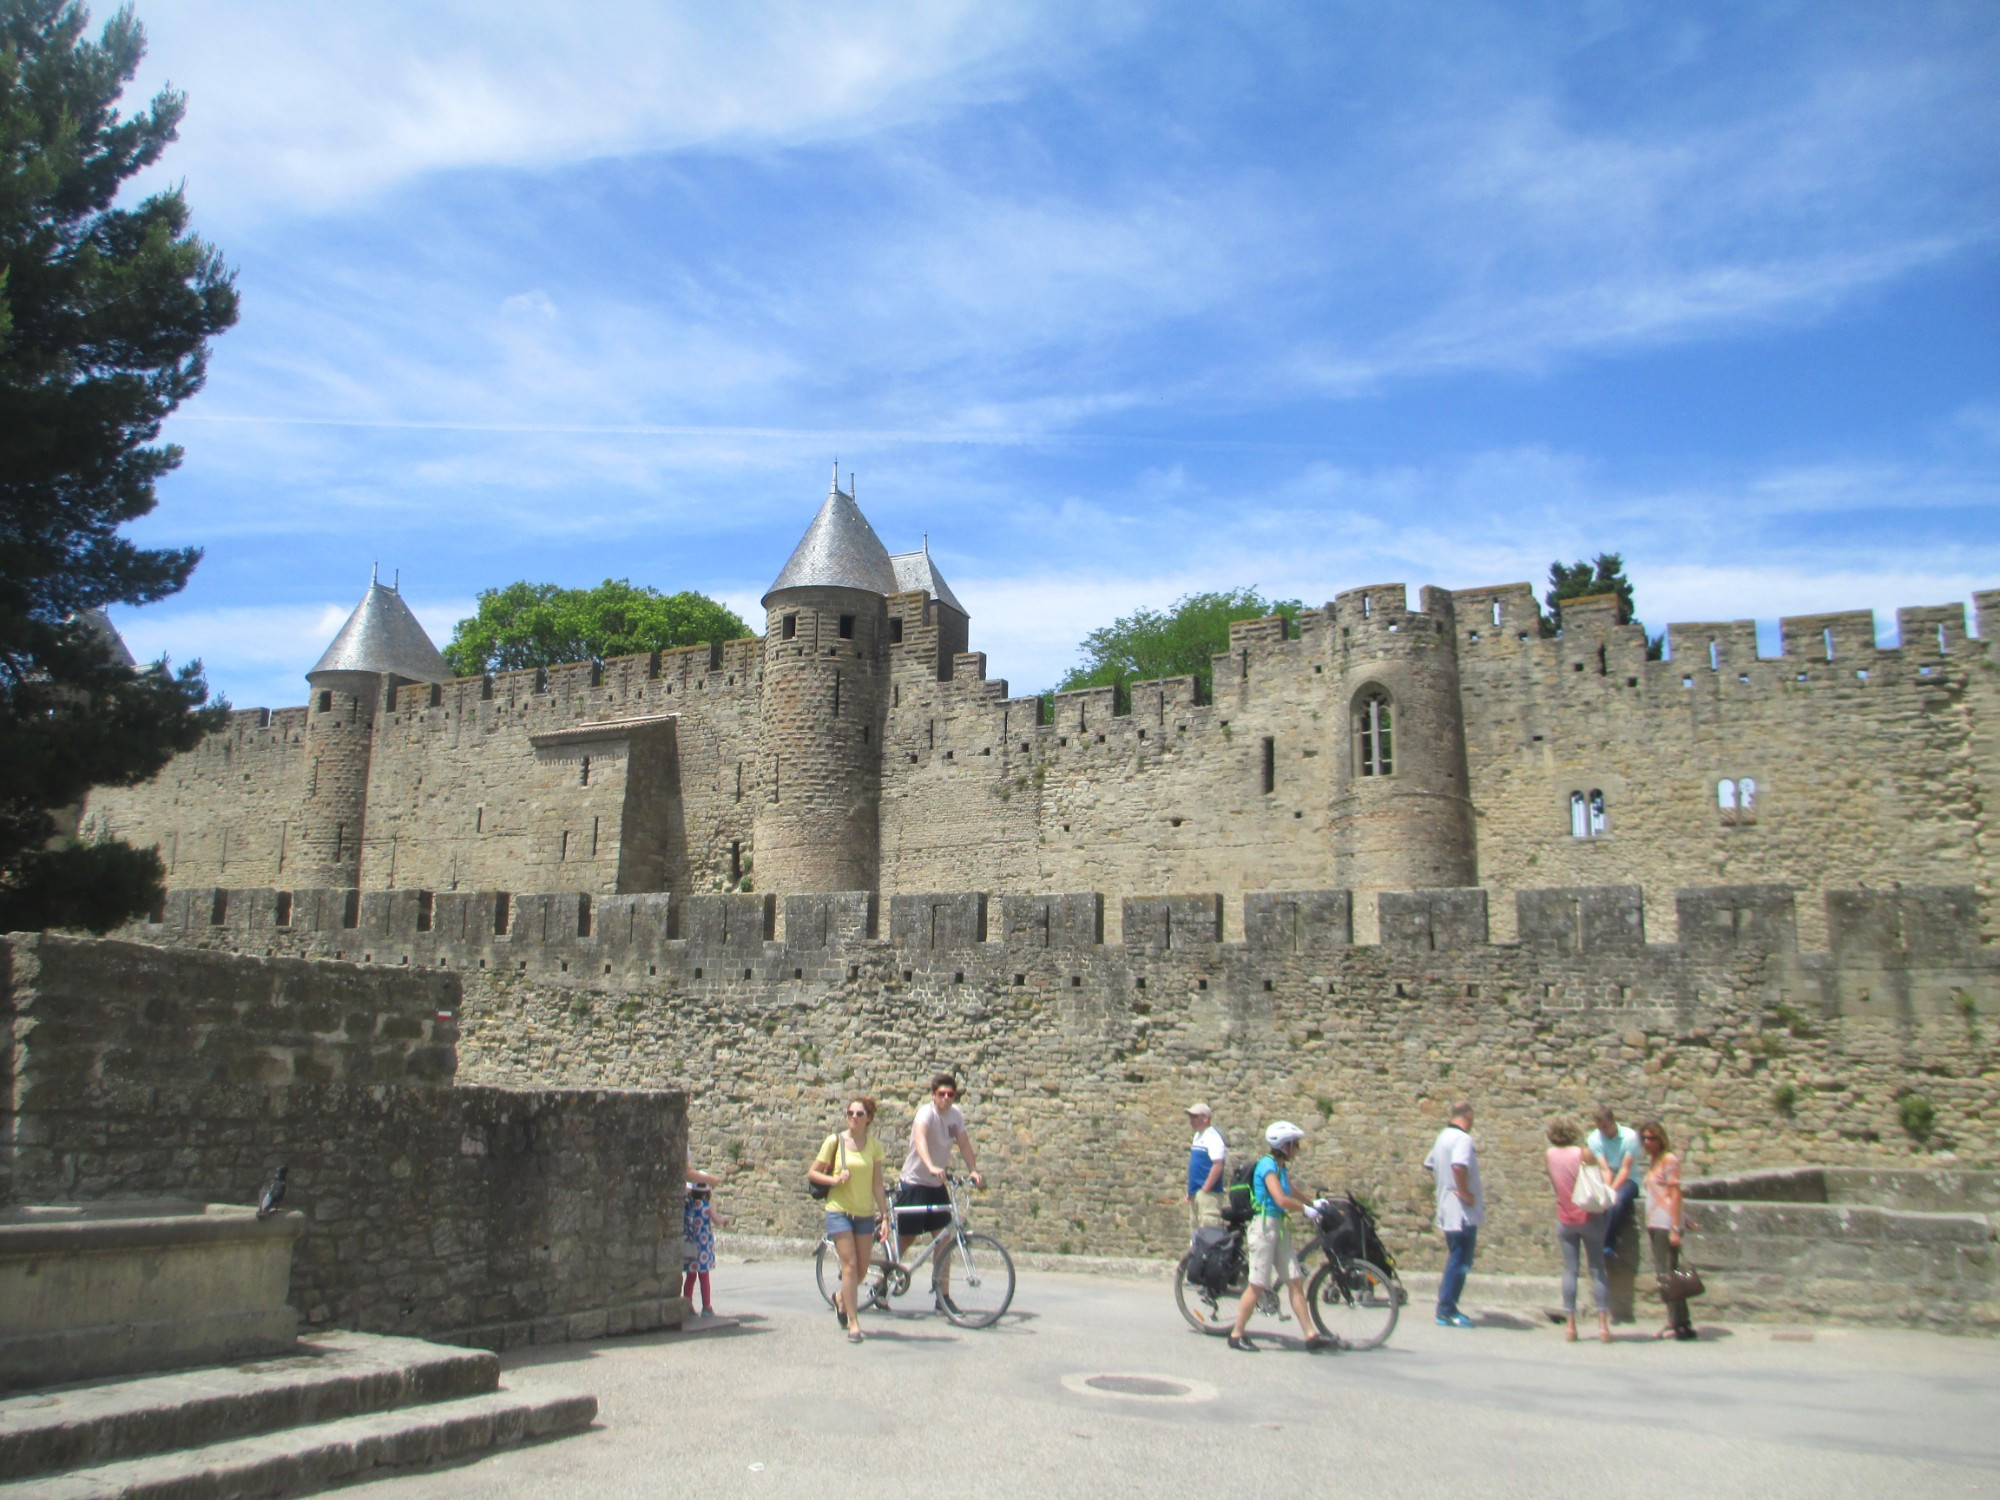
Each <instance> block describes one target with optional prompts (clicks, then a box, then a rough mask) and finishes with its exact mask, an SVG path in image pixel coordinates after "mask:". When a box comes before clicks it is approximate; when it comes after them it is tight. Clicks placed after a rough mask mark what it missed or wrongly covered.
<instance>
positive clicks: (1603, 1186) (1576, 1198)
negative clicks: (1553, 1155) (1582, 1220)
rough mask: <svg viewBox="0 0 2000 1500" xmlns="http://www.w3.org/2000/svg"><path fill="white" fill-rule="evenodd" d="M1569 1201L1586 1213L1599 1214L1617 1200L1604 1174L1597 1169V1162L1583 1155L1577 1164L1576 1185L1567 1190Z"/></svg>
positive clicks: (1606, 1210) (1604, 1211)
mask: <svg viewBox="0 0 2000 1500" xmlns="http://www.w3.org/2000/svg"><path fill="white" fill-rule="evenodd" d="M1569 1201H1570V1202H1571V1203H1573V1204H1575V1205H1576V1206H1577V1207H1578V1208H1580V1209H1582V1210H1583V1211H1584V1212H1585V1213H1587V1214H1601V1213H1606V1212H1608V1211H1609V1210H1610V1208H1611V1205H1612V1204H1613V1203H1615V1202H1617V1201H1618V1200H1617V1197H1616V1195H1614V1194H1613V1193H1612V1191H1611V1187H1610V1184H1608V1183H1607V1182H1605V1180H1604V1174H1603V1173H1602V1172H1600V1171H1599V1170H1598V1169H1597V1163H1596V1162H1594V1161H1592V1160H1591V1159H1590V1157H1588V1156H1585V1157H1584V1158H1583V1159H1582V1160H1581V1161H1580V1162H1579V1163H1578V1164H1577V1169H1576V1186H1575V1187H1573V1188H1571V1189H1570V1190H1569Z"/></svg>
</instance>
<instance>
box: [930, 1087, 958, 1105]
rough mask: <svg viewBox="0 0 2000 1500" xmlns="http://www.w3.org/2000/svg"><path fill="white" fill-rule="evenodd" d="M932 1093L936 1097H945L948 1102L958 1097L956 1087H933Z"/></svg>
mask: <svg viewBox="0 0 2000 1500" xmlns="http://www.w3.org/2000/svg"><path fill="white" fill-rule="evenodd" d="M931 1093H932V1095H933V1096H934V1097H935V1098H939V1099H943V1100H946V1101H947V1102H949V1101H951V1100H955V1099H956V1098H958V1091H957V1090H956V1089H932V1090H931Z"/></svg>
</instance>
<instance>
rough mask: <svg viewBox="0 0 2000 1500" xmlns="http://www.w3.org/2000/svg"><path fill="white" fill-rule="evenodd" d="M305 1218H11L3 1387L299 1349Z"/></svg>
mask: <svg viewBox="0 0 2000 1500" xmlns="http://www.w3.org/2000/svg"><path fill="white" fill-rule="evenodd" d="M305 1222H306V1221H305V1216H304V1215H303V1214H298V1213H280V1214H276V1215H273V1216H272V1217H270V1218H268V1219H259V1218H258V1217H257V1215H256V1212H255V1211H254V1210H253V1209H248V1208H238V1207H228V1206H223V1205H210V1206H209V1207H207V1208H206V1209H204V1208H203V1207H202V1206H200V1205H199V1204H192V1203H188V1204H179V1205H175V1204H171V1203H152V1204H145V1205H135V1206H132V1207H119V1206H115V1205H106V1206H102V1207H98V1206H81V1205H75V1204H70V1205H63V1206H59V1207H48V1208H36V1207H29V1208H16V1209H10V1210H6V1211H4V1212H0V1387H19V1386H23V1385H37V1386H40V1385H55V1384H61V1383H63V1382H66V1381H72V1380H88V1379H92V1378H95V1377H98V1376H104V1375H128V1374H134V1373H137V1372H140V1371H145V1370H166V1369H174V1368H178V1367H181V1366H186V1365H201V1364H221V1363H225V1362H227V1361H231V1360H239V1359H252V1358H257V1357H259V1356H263V1355H271V1354H278V1353H282V1352H284V1351H286V1350H289V1349H290V1348H291V1347H292V1344H293V1342H294V1339H295V1338H296V1335H297V1328H298V1315H297V1314H296V1313H295V1312H293V1311H292V1309H291V1308H290V1307H288V1306H286V1304H285V1297H286V1291H287V1288H288V1286H289V1284H290V1280H291V1269H292V1246H293V1244H294V1242H295V1241H296V1240H297V1239H298V1237H299V1236H300V1234H302V1233H303V1232H304V1230H305Z"/></svg>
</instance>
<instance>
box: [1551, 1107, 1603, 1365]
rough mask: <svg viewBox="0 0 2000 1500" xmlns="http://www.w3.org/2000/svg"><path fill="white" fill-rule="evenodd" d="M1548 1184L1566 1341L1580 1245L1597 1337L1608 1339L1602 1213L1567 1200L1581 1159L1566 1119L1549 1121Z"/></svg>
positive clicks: (1572, 1324)
mask: <svg viewBox="0 0 2000 1500" xmlns="http://www.w3.org/2000/svg"><path fill="white" fill-rule="evenodd" d="M1548 1134H1549V1151H1548V1163H1549V1185H1550V1186H1551V1187H1553V1188H1554V1189H1555V1190H1556V1243H1557V1244H1558V1245H1560V1246H1562V1255H1563V1311H1564V1312H1566V1313H1568V1314H1569V1341H1570V1342H1571V1343H1572V1344H1573V1343H1575V1342H1576V1260H1577V1251H1578V1249H1579V1248H1581V1249H1582V1251H1583V1252H1584V1254H1585V1255H1587V1256H1588V1257H1589V1259H1590V1294H1591V1296H1593V1297H1595V1298H1596V1299H1597V1337H1598V1338H1599V1339H1600V1340H1602V1341H1603V1342H1604V1343H1607V1344H1608V1343H1610V1342H1611V1288H1610V1285H1609V1284H1608V1283H1607V1282H1606V1281H1605V1279H1604V1215H1603V1214H1587V1213H1585V1212H1584V1211H1583V1210H1582V1209H1580V1208H1578V1207H1577V1206H1576V1205H1575V1204H1574V1203H1572V1202H1571V1201H1570V1195H1571V1194H1572V1193H1573V1192H1575V1191H1576V1174H1577V1172H1578V1171H1579V1170H1580V1169H1581V1168H1582V1166H1583V1162H1584V1152H1583V1148H1582V1147H1581V1146H1579V1145H1578V1144H1577V1143H1576V1127H1575V1126H1574V1125H1572V1124H1570V1122H1569V1121H1567V1120H1551V1121H1550V1122H1549V1131H1548Z"/></svg>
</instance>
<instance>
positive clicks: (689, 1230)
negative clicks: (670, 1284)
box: [681, 1167, 722, 1318]
mask: <svg viewBox="0 0 2000 1500" xmlns="http://www.w3.org/2000/svg"><path fill="white" fill-rule="evenodd" d="M721 1180H722V1179H721V1178H720V1177H718V1176H716V1175H715V1174H713V1173H710V1172H698V1171H696V1170H695V1169H694V1168H692V1167H690V1168H688V1174H687V1197H686V1198H685V1199H684V1200H683V1202H682V1206H681V1242H682V1244H683V1245H684V1246H685V1247H686V1248H685V1250H684V1251H683V1253H682V1259H681V1272H682V1277H683V1279H682V1282H681V1296H682V1297H683V1298H686V1299H688V1301H689V1305H690V1307H692V1305H693V1298H694V1289H695V1284H696V1283H697V1282H699V1283H700V1284H701V1316H702V1317H703V1318H712V1317H714V1316H715V1303H714V1301H713V1300H712V1299H711V1298H710V1295H709V1290H708V1273H709V1272H711V1271H713V1270H714V1269H715V1202H714V1197H713V1193H714V1189H715V1185H716V1184H717V1183H718V1182H720V1181H721Z"/></svg>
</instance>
